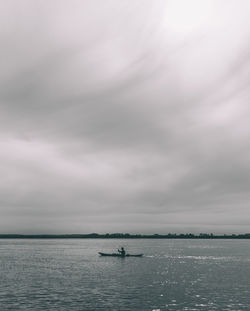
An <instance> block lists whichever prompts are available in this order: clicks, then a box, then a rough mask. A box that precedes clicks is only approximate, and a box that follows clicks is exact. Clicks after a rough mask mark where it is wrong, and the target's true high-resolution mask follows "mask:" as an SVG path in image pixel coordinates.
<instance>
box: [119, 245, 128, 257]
mask: <svg viewBox="0 0 250 311" xmlns="http://www.w3.org/2000/svg"><path fill="white" fill-rule="evenodd" d="M118 252H119V253H120V254H121V255H122V257H125V255H126V252H125V249H124V248H123V247H122V248H121V250H119V249H118Z"/></svg>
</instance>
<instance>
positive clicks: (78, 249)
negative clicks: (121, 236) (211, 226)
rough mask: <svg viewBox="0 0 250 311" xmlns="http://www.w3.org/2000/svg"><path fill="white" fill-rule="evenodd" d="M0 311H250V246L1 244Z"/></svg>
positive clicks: (179, 242) (246, 243) (224, 242)
mask: <svg viewBox="0 0 250 311" xmlns="http://www.w3.org/2000/svg"><path fill="white" fill-rule="evenodd" d="M120 246H125V248H126V249H128V250H129V252H131V253H141V252H142V253H144V254H145V257H143V258H132V257H131V258H115V257H99V256H98V255H97V252H98V251H107V252H113V250H115V249H116V248H117V247H120ZM0 310H1V311H5V310H15V311H18V310H35V311H37V310H43V311H47V310H60V311H66V310H67V311H76V310H79V311H80V310H82V311H85V310H86V311H87V310H91V311H92V310H93V311H94V310H119V311H125V310H129V311H135V310H136V311H138V310H142V311H144V310H145V311H147V310H149V311H152V310H157V311H159V310H161V311H162V310H178V311H181V310H183V311H184V310H185V311H187V310H209V311H210V310H218V311H222V310H223V311H224V310H225V311H226V310H235V311H236V310H238V311H241V310H248V311H249V310H250V241H249V240H85V239H83V240H0Z"/></svg>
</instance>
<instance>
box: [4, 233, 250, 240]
mask: <svg viewBox="0 0 250 311" xmlns="http://www.w3.org/2000/svg"><path fill="white" fill-rule="evenodd" d="M0 239H250V233H245V234H221V235H217V234H213V233H200V234H197V235H196V234H191V233H187V234H182V233H181V234H175V233H168V234H129V233H107V234H98V233H90V234H0Z"/></svg>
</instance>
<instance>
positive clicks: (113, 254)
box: [99, 252, 143, 257]
mask: <svg viewBox="0 0 250 311" xmlns="http://www.w3.org/2000/svg"><path fill="white" fill-rule="evenodd" d="M99 254H100V255H101V256H112V257H142V256H143V254H134V255H133V254H126V255H125V256H123V255H121V254H118V253H112V254H107V253H101V252H99Z"/></svg>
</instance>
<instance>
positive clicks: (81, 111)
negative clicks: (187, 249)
mask: <svg viewBox="0 0 250 311" xmlns="http://www.w3.org/2000/svg"><path fill="white" fill-rule="evenodd" d="M179 3H181V2H179ZM195 3H196V1H194V0H192V1H191V2H190V8H192V5H195ZM209 3H211V4H212V6H213V9H212V11H211V12H212V13H211V14H212V16H213V17H214V19H213V20H212V19H211V20H210V19H209V18H208V19H204V20H200V19H199V18H198V15H199V9H201V8H200V7H199V5H198V6H197V10H198V11H197V12H195V10H187V12H186V13H185V12H184V13H183V14H184V15H183V20H179V18H178V15H176V16H175V15H174V14H176V13H177V12H178V10H179V9H178V5H177V4H176V2H173V1H167V2H165V1H159V2H157V3H153V1H146V2H144V1H135V2H133V3H130V2H126V1H125V2H123V1H121V2H119V1H118V2H117V1H108V2H105V4H101V5H100V3H99V2H98V5H97V2H95V1H93V2H92V1H84V2H82V1H73V2H72V3H71V4H70V5H69V3H68V2H67V1H60V2H59V1H58V2H57V1H56V2H53V4H52V3H51V2H48V1H37V2H36V3H34V2H32V1H25V2H23V3H22V5H20V4H18V3H17V1H11V2H8V4H5V3H4V2H1V8H2V9H1V17H2V23H3V25H4V26H5V27H3V28H1V31H0V46H1V57H0V63H1V66H2V72H1V75H0V169H1V173H2V176H4V178H3V179H2V182H1V183H0V197H1V199H0V212H1V215H2V217H3V219H4V220H2V223H1V228H2V229H1V230H2V231H3V232H7V231H9V232H21V233H25V232H26V233H32V232H33V233H35V232H36V233H39V232H48V231H51V232H52V233H56V232H61V233H64V232H66V233H67V232H89V231H100V232H107V231H117V230H120V231H132V232H168V231H186V230H188V231H193V232H197V231H198V230H202V231H206V230H209V231H210V230H211V231H213V230H214V231H216V232H218V231H225V230H226V231H237V232H241V231H245V229H246V226H247V225H249V223H248V222H247V220H246V219H247V215H248V213H249V212H248V211H247V204H248V202H249V195H248V189H249V185H250V175H249V161H248V159H249V153H250V150H249V146H248V145H249V144H248V141H249V133H250V132H249V130H250V128H249V121H248V115H249V105H248V99H249V88H248V80H249V63H248V59H247V55H248V52H249V51H248V47H249V43H248V42H247V41H248V40H249V39H248V38H249V22H248V18H247V15H246V14H245V13H244V14H243V15H240V13H241V12H243V11H244V12H245V10H246V8H245V6H248V7H249V4H247V2H246V1H242V4H241V5H240V4H239V3H237V2H236V1H230V6H229V7H227V10H226V11H224V9H225V6H227V3H228V2H226V1H222V2H220V3H218V2H216V1H210V2H209V1H208V2H206V4H209ZM97 6H98V10H97ZM195 7H196V6H194V7H193V9H194V8H195ZM222 11H223V12H224V13H225V15H223V18H221V15H220V12H222ZM234 12H235V19H234V20H233V21H231V18H232V16H233V13H234ZM236 13H237V14H236ZM185 14H194V15H193V16H191V17H192V18H191V19H190V16H185ZM170 15H171V16H170ZM170 17H171V18H170ZM175 18H176V20H175ZM173 21H175V22H173ZM171 23H172V24H171ZM182 23H183V24H182ZM189 23H191V26H192V27H191V26H190V25H189ZM238 24H239V25H238ZM188 26H190V27H188ZM225 29H227V31H228V32H230V30H231V35H229V34H225V32H224V30H225ZM203 229H204V230H203ZM38 231H39V232H38Z"/></svg>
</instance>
